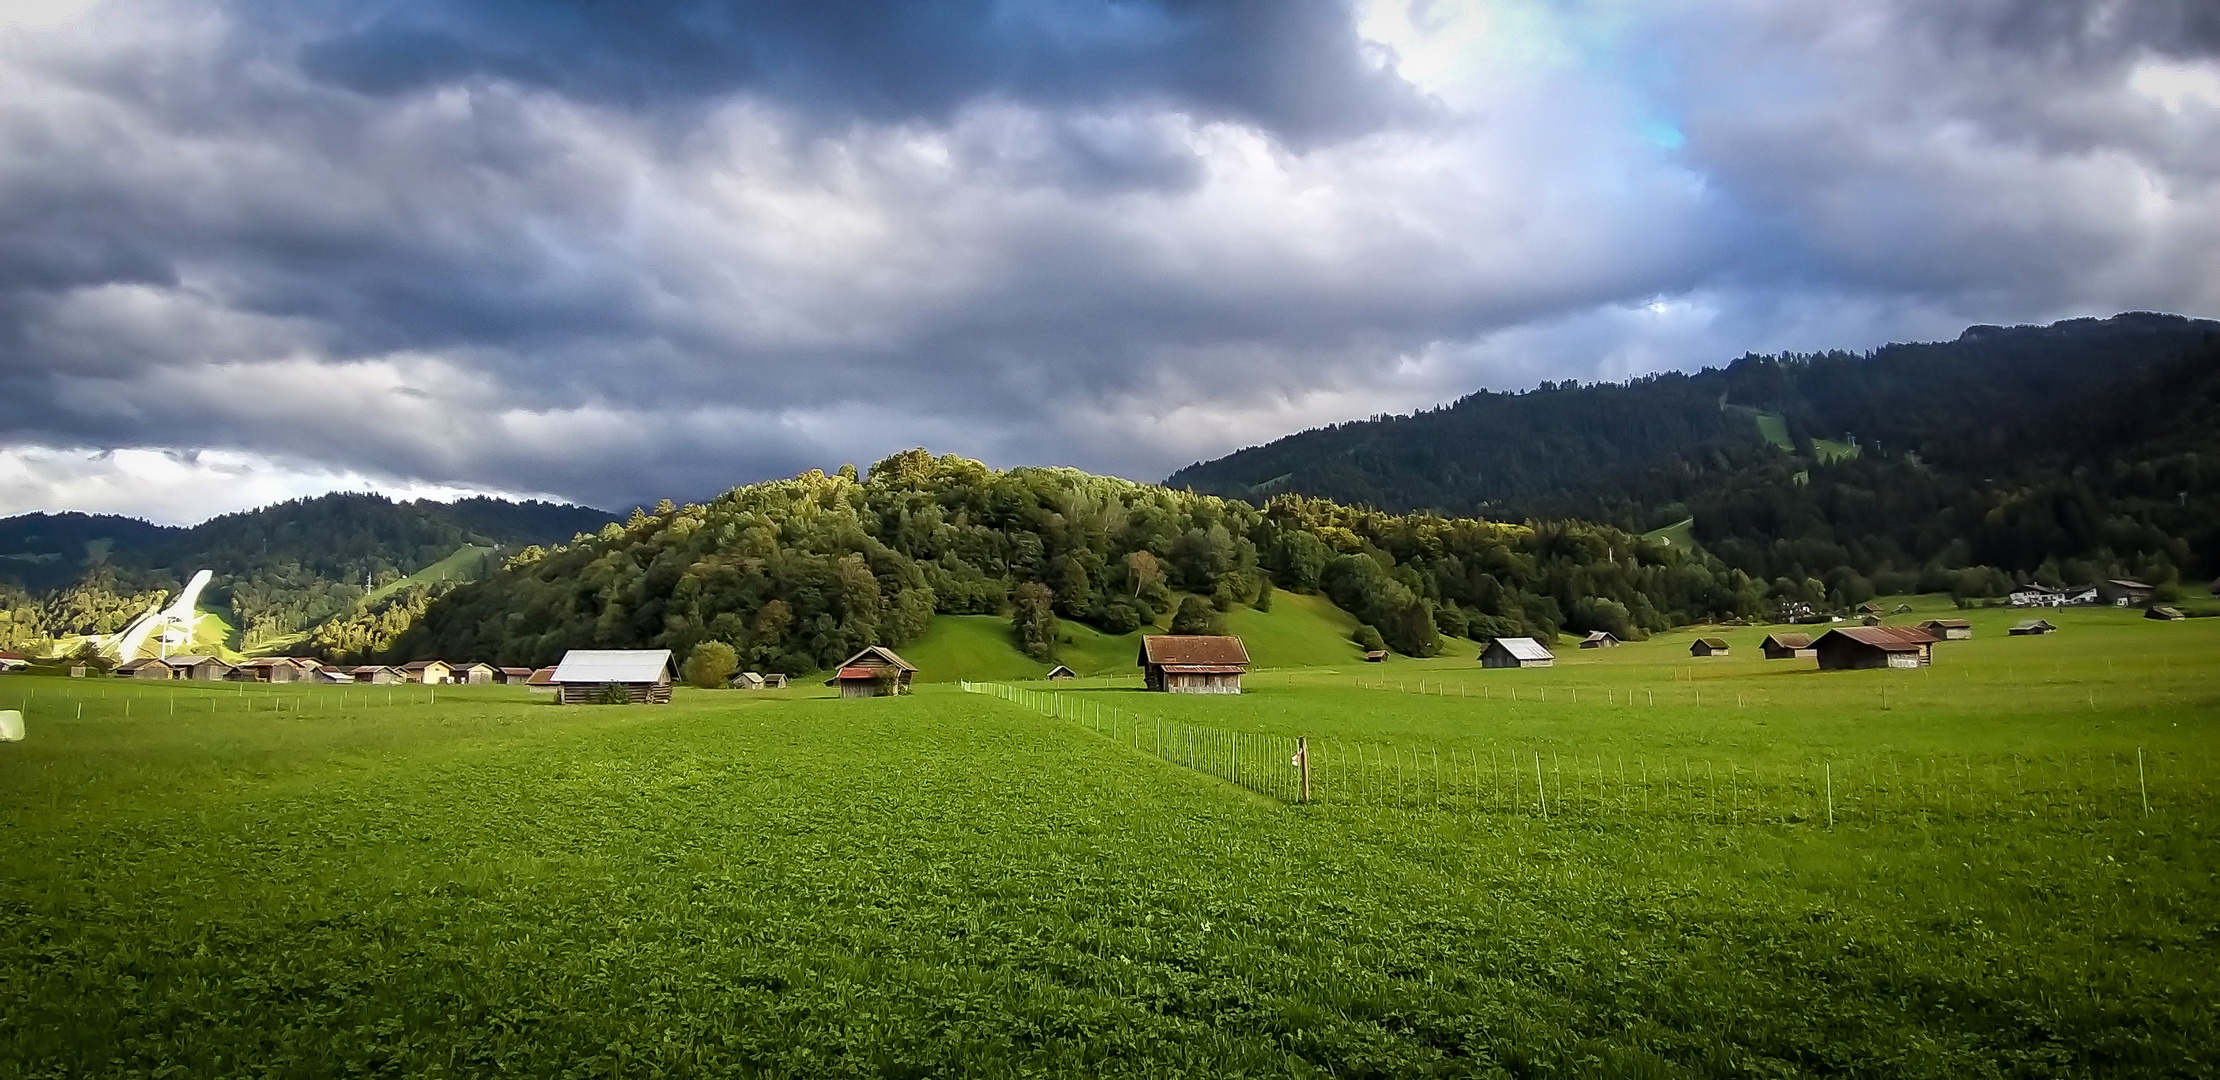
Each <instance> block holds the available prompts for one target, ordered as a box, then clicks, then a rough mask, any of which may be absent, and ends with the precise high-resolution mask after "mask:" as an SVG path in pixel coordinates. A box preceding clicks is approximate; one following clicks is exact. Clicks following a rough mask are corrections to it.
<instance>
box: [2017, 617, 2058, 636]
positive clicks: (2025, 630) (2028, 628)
mask: <svg viewBox="0 0 2220 1080" xmlns="http://www.w3.org/2000/svg"><path fill="white" fill-rule="evenodd" d="M2057 632H2058V628H2057V627H2056V626H2053V625H2051V621H2050V620H2049V619H2021V620H2020V621H2018V622H2016V623H2013V624H2012V628H2011V629H2010V630H2006V631H2005V633H2007V634H2010V635H2011V636H2013V637H2038V636H2041V635H2043V634H2055V633H2057Z"/></svg>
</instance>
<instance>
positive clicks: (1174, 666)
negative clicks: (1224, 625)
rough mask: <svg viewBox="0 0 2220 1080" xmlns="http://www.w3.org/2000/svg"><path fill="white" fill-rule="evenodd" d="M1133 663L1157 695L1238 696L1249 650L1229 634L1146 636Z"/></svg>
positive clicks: (1142, 639) (1245, 670) (1246, 669)
mask: <svg viewBox="0 0 2220 1080" xmlns="http://www.w3.org/2000/svg"><path fill="white" fill-rule="evenodd" d="M1136 662H1137V663H1139V664H1140V665H1141V671H1142V681H1143V682H1145V683H1146V684H1147V685H1148V688H1149V689H1151V690H1154V691H1157V692H1159V693H1165V694H1238V693H1240V692H1241V676H1242V675H1243V674H1244V673H1245V672H1247V671H1248V670H1249V647H1248V646H1247V645H1244V644H1242V643H1241V639H1240V638H1237V637H1234V636H1232V635H1230V634H1147V635H1144V636H1143V637H1142V638H1141V655H1140V657H1139V658H1138V659H1137V660H1136Z"/></svg>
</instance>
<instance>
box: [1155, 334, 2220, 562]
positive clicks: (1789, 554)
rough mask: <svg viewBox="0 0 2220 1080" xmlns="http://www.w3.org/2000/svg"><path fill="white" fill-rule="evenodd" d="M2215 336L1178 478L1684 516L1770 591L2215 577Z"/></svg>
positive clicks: (2000, 339) (1417, 428)
mask: <svg viewBox="0 0 2220 1080" xmlns="http://www.w3.org/2000/svg"><path fill="white" fill-rule="evenodd" d="M2216 341H2220V323H2215V322H2211V321H2205V320H2191V319H2184V318H2181V317H2178V316H2170V315H2151V314H2126V315H2120V316H2116V317H2114V318H2111V319H2076V320H2070V321H2067V322H2061V323H2057V324H2054V325H2051V326H2047V327H2013V328H2001V327H1991V326H1977V327H1973V328H1970V329H1968V330H1967V331H1965V333H1964V334H1962V335H1960V337H1959V338H1958V339H1957V340H1955V341H1951V342H1944V343H1934V344H1916V345H1891V346H1887V347H1885V348H1882V349H1880V350H1877V351H1876V352H1874V353H1872V354H1870V355H1854V354H1848V353H1825V354H1818V355H1788V356H1745V357H1743V358H1742V359H1740V360H1736V361H1734V362H1733V363H1731V364H1729V365H1728V366H1726V367H1724V368H1707V369H1704V370H1702V371H1699V372H1696V373H1694V374H1682V373H1667V374H1661V375H1653V376H1647V377H1644V378H1641V379H1636V380H1634V381H1632V382H1629V383H1624V384H1601V385H1590V386H1575V385H1573V384H1571V383H1564V384H1552V383H1544V384H1542V386H1541V387H1540V388H1539V389H1536V390H1533V391H1528V392H1523V393H1492V392H1491V393H1480V394H1475V395H1472V396H1471V397H1468V398H1465V399H1463V400H1461V401H1458V402H1456V403H1455V404H1453V405H1450V406H1447V407H1445V408H1442V409H1438V410H1434V411H1430V412H1422V413H1418V414H1415V415H1412V416H1402V417H1389V418H1382V419H1376V420H1368V421H1357V422H1352V423H1347V424H1341V425H1338V426H1335V427H1330V428H1323V429H1318V430H1314V431H1308V432H1304V433H1302V434H1299V435H1293V436H1289V437H1288V438H1285V439H1281V440H1279V441H1277V442H1274V443H1271V444H1268V445H1265V446H1260V447H1253V448H1250V449H1247V450H1243V451H1240V452H1238V453H1235V454H1232V455H1230V456H1228V457H1225V458H1222V459H1219V460H1217V461H1213V462H1208V463H1202V464H1196V465H1193V466H1190V467H1188V468H1187V469H1184V470H1181V471H1180V472H1179V473H1177V474H1174V475H1173V476H1172V477H1171V478H1170V479H1169V480H1168V481H1167V483H1168V484H1169V485H1170V486H1173V487H1192V488H1194V489H1195V490H1198V491H1203V492H1210V493H1216V494H1222V495H1227V496H1232V497H1237V498H1245V499H1248V500H1250V501H1260V500H1261V499H1262V498H1264V497H1267V496H1269V495H1272V494H1275V493H1279V492H1300V493H1303V494H1308V495H1314V496H1322V497H1327V498H1333V499H1336V500H1340V501H1345V502H1353V503H1359V504H1366V505H1375V506H1379V507H1382V508H1385V509H1391V510H1415V509H1436V510H1441V511H1444V512H1449V513H1477V514H1480V515H1482V516H1486V517H1490V518H1495V519H1500V520H1524V519H1527V518H1557V517H1577V518H1585V519H1589V520H1597V521H1606V522H1611V523H1613V524H1616V525H1618V526H1620V527H1622V528H1626V529H1629V530H1635V531H1642V530H1650V529H1657V528H1660V527H1667V526H1672V525H1675V524H1676V523H1679V522H1682V521H1685V520H1688V519H1693V520H1692V521H1690V523H1689V525H1688V527H1687V531H1686V532H1684V533H1683V535H1690V534H1692V535H1693V537H1694V538H1695V539H1696V540H1697V541H1699V542H1701V543H1703V544H1705V545H1706V546H1707V547H1709V548H1710V549H1711V550H1713V551H1714V552H1715V553H1717V554H1719V555H1720V556H1721V557H1722V558H1723V559H1724V560H1725V561H1726V563H1727V564H1728V565H1730V566H1733V567H1736V568H1738V569H1742V570H1744V571H1746V572H1748V573H1750V574H1752V575H1753V576H1756V577H1759V578H1761V579H1765V580H1769V581H1770V580H1773V579H1775V578H1778V577H1781V576H1791V577H1795V578H1799V579H1801V578H1804V577H1806V576H1811V577H1825V576H1827V575H1830V574H1834V575H1837V576H1838V577H1839V576H1844V575H1853V574H1854V575H1857V576H1861V577H1865V578H1868V579H1872V578H1874V577H1875V576H1876V575H1883V576H1885V580H1884V581H1883V584H1885V585H1888V586H1890V587H1905V588H1911V587H1926V588H1934V587H1942V586H1943V583H1944V582H1945V581H1946V580H1950V578H1949V577H1948V576H1947V574H1948V573H1949V572H1955V571H1958V570H1961V569H1964V568H1968V567H1973V566H1990V567H1993V568H1996V569H1999V570H2001V571H2004V572H2008V573H2013V574H2018V575H2021V576H2036V577H2044V578H2047V579H2050V580H2054V581H2055V580H2061V579H2074V580H2088V579H2089V578H2090V577H2091V576H2101V575H2102V574H2104V573H2106V572H2118V573H2126V574H2149V575H2151V576H2155V577H2162V578H2163V577H2166V576H2168V575H2170V574H2171V575H2177V576H2178V575H2194V574H2206V575H2209V574H2211V573H2214V572H2220V565H2216V563H2220V550H2216V549H2215V548H2214V540H2215V533H2216V528H2215V522H2216V520H2220V506H2216V505H2215V501H2216V499H2220V491H2216V490H2215V485H2216V484H2220V470H2216V468H2215V466H2214V465H2213V464H2211V462H2212V461H2214V460H2215V459H2214V458H2213V457H2211V456H2210V455H2212V454H2213V453H2215V452H2216V451H2220V439H2216V437H2215V435H2216V432H2215V428H2214V425H2215V424H2216V423H2220V421H2216V420H2215V419H2214V417H2213V414H2212V413H2211V412H2210V411H2209V410H2208V411H2202V412H2200V411H2199V410H2197V409H2194V408H2185V407H2183V402H2186V401H2193V400H2195V396H2194V395H2195V393H2196V392H2197V388H2200V387H2203V388H2209V387H2210V385H2211V378H2212V374H2213V372H2214V370H2215V367H2216V365H2220V345H2216ZM2185 395H2187V396H2185Z"/></svg>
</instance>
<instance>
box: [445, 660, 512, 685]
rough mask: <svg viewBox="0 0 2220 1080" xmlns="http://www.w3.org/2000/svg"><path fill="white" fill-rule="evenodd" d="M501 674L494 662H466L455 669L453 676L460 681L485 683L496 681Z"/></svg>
mask: <svg viewBox="0 0 2220 1080" xmlns="http://www.w3.org/2000/svg"><path fill="white" fill-rule="evenodd" d="M500 674H501V672H500V669H498V668H495V667H494V666H493V665H492V664H464V665H462V666H461V667H458V668H456V669H454V671H453V672H452V677H453V679H454V681H456V682H459V683H475V684H485V683H491V682H495V681H496V680H497V678H498V676H499V675H500Z"/></svg>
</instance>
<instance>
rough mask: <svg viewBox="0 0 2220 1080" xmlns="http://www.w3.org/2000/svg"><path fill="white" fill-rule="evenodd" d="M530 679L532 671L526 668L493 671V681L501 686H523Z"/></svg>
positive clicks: (506, 668) (496, 669) (507, 668)
mask: <svg viewBox="0 0 2220 1080" xmlns="http://www.w3.org/2000/svg"><path fill="white" fill-rule="evenodd" d="M531 677H532V669H531V668H528V667H505V668H495V669H494V681H495V682H498V683H500V684H501V685H503V686H523V685H524V683H525V681H526V680H528V679H530V678H531Z"/></svg>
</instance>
